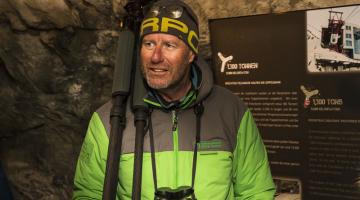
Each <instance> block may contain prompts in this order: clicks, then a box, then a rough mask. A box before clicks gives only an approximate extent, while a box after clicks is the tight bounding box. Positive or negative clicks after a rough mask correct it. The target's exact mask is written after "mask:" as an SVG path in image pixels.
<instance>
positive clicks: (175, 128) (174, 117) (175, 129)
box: [171, 110, 179, 187]
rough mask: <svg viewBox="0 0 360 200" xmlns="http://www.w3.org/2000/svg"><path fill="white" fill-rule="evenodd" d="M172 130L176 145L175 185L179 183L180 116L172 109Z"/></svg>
mask: <svg viewBox="0 0 360 200" xmlns="http://www.w3.org/2000/svg"><path fill="white" fill-rule="evenodd" d="M171 112H172V121H173V126H172V132H173V145H174V166H175V179H174V180H175V183H174V184H175V187H177V185H178V180H177V178H178V168H177V167H178V153H179V135H178V116H177V114H178V113H177V111H176V110H172V111H171Z"/></svg>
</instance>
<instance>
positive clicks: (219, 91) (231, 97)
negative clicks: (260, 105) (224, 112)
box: [211, 85, 243, 104]
mask: <svg viewBox="0 0 360 200" xmlns="http://www.w3.org/2000/svg"><path fill="white" fill-rule="evenodd" d="M211 95H212V96H214V97H215V98H216V99H219V100H221V101H224V102H229V103H240V104H242V103H243V102H242V100H241V99H240V98H239V97H238V96H236V95H235V94H234V93H233V92H231V91H230V90H229V89H227V88H225V87H222V86H219V85H214V87H213V89H212V91H211Z"/></svg>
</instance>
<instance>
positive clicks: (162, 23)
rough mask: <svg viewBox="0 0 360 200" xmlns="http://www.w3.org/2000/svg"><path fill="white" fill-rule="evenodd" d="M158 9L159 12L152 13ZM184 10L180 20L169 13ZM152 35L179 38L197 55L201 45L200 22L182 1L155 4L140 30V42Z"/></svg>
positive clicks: (162, 1) (166, 1) (173, 0)
mask: <svg viewBox="0 0 360 200" xmlns="http://www.w3.org/2000/svg"><path fill="white" fill-rule="evenodd" d="M153 8H157V10H158V11H159V12H156V13H155V14H154V12H151V10H153ZM176 8H181V9H182V14H181V16H180V17H178V18H174V17H172V16H170V15H169V14H168V13H169V12H168V11H171V10H176ZM151 33H167V34H171V35H174V36H176V37H178V38H179V39H180V40H182V41H183V42H184V43H185V44H186V45H188V46H189V47H190V49H191V50H192V51H193V52H194V53H195V54H197V53H198V45H199V28H198V20H197V17H196V15H195V13H194V12H193V11H192V10H191V8H190V7H189V6H188V5H187V4H185V3H184V2H183V1H181V0H159V1H156V2H155V3H153V4H152V5H151V6H150V8H149V12H147V13H145V16H144V20H143V21H142V23H141V28H140V40H142V38H143V37H144V36H145V35H147V34H151Z"/></svg>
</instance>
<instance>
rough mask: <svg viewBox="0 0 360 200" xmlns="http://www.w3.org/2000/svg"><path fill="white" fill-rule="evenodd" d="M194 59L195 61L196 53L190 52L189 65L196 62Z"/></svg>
mask: <svg viewBox="0 0 360 200" xmlns="http://www.w3.org/2000/svg"><path fill="white" fill-rule="evenodd" d="M194 59H195V53H194V52H193V51H191V50H190V51H189V60H188V61H189V62H188V63H189V64H190V63H192V62H193V61H194Z"/></svg>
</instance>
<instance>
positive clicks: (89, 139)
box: [73, 113, 109, 200]
mask: <svg viewBox="0 0 360 200" xmlns="http://www.w3.org/2000/svg"><path fill="white" fill-rule="evenodd" d="M108 143H109V139H108V136H107V135H106V131H105V128H104V126H103V124H102V122H101V120H100V118H99V116H98V114H97V113H94V114H93V116H92V118H91V120H90V123H89V127H88V130H87V133H86V136H85V139H84V142H83V145H82V147H81V151H80V155H79V158H78V162H77V166H76V171H75V177H74V191H73V200H80V199H102V191H103V182H104V177H105V167H106V157H107V147H108Z"/></svg>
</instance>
